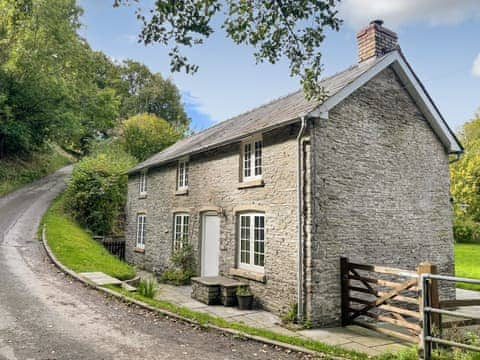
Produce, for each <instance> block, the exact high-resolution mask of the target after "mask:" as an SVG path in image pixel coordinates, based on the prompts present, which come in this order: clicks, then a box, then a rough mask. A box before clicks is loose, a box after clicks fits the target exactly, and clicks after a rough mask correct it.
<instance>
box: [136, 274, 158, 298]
mask: <svg viewBox="0 0 480 360" xmlns="http://www.w3.org/2000/svg"><path fill="white" fill-rule="evenodd" d="M157 290H158V283H157V280H156V279H155V278H153V277H149V278H147V279H142V280H140V283H139V284H138V288H137V291H138V293H139V294H140V295H142V296H145V297H146V298H149V299H153V298H154V297H155V294H156V293H157Z"/></svg>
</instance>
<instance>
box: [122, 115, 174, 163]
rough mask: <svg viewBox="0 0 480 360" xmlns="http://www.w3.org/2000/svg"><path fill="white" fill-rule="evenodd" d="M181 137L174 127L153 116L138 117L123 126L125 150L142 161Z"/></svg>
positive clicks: (127, 121) (128, 120)
mask: <svg viewBox="0 0 480 360" xmlns="http://www.w3.org/2000/svg"><path fill="white" fill-rule="evenodd" d="M180 137H181V134H180V133H179V132H178V131H177V130H175V129H174V127H173V126H172V125H170V124H169V123H168V122H167V121H165V120H163V119H161V118H159V117H157V116H155V115H152V114H140V115H136V116H133V117H131V118H129V119H127V120H126V121H125V122H124V123H123V124H122V139H123V144H124V146H125V149H126V151H127V152H128V153H130V154H131V155H133V156H134V157H135V158H137V159H138V160H140V161H143V160H145V159H147V158H148V157H150V156H151V155H153V154H155V153H157V152H159V151H161V150H163V149H165V148H166V147H167V146H170V145H172V144H173V143H175V142H176V141H177V140H178V139H180Z"/></svg>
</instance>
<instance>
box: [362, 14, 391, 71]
mask: <svg viewBox="0 0 480 360" xmlns="http://www.w3.org/2000/svg"><path fill="white" fill-rule="evenodd" d="M397 40H398V36H397V34H396V33H395V32H393V31H392V30H390V29H387V28H386V27H383V20H373V21H371V22H370V24H369V25H368V26H367V27H365V28H363V29H362V30H360V31H359V32H358V33H357V43H358V59H359V62H362V61H365V60H368V59H370V58H372V57H380V56H382V55H384V54H386V53H388V52H390V51H392V50H394V49H395V48H396V47H397Z"/></svg>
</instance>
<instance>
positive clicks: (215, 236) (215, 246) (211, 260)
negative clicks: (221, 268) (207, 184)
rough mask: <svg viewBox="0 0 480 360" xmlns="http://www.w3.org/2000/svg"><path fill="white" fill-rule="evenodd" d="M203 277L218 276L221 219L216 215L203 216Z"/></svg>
mask: <svg viewBox="0 0 480 360" xmlns="http://www.w3.org/2000/svg"><path fill="white" fill-rule="evenodd" d="M202 228H203V236H202V276H218V256H219V251H220V218H219V217H218V215H216V214H213V213H212V214H209V213H207V214H205V215H203V227H202Z"/></svg>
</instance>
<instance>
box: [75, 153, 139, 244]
mask: <svg viewBox="0 0 480 360" xmlns="http://www.w3.org/2000/svg"><path fill="white" fill-rule="evenodd" d="M134 164H135V159H134V158H132V157H131V156H130V155H128V154H127V153H125V151H123V149H122V148H121V146H120V145H118V144H117V145H115V144H110V147H109V149H108V150H105V151H103V152H98V153H95V154H94V155H93V156H91V157H86V158H84V159H83V160H81V161H80V162H79V163H78V164H77V165H76V166H75V168H74V169H73V172H72V175H71V178H70V180H69V182H68V184H67V191H66V208H67V210H68V211H69V213H70V214H72V216H73V217H74V218H75V219H76V220H77V221H78V222H79V223H80V224H81V225H82V226H85V227H87V228H88V229H89V230H91V231H92V232H93V233H95V234H98V235H105V234H111V233H118V232H121V231H122V227H123V224H122V219H123V216H124V208H125V204H126V193H127V176H126V172H127V171H128V170H129V169H130V168H131V167H132V166H133V165H134Z"/></svg>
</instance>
